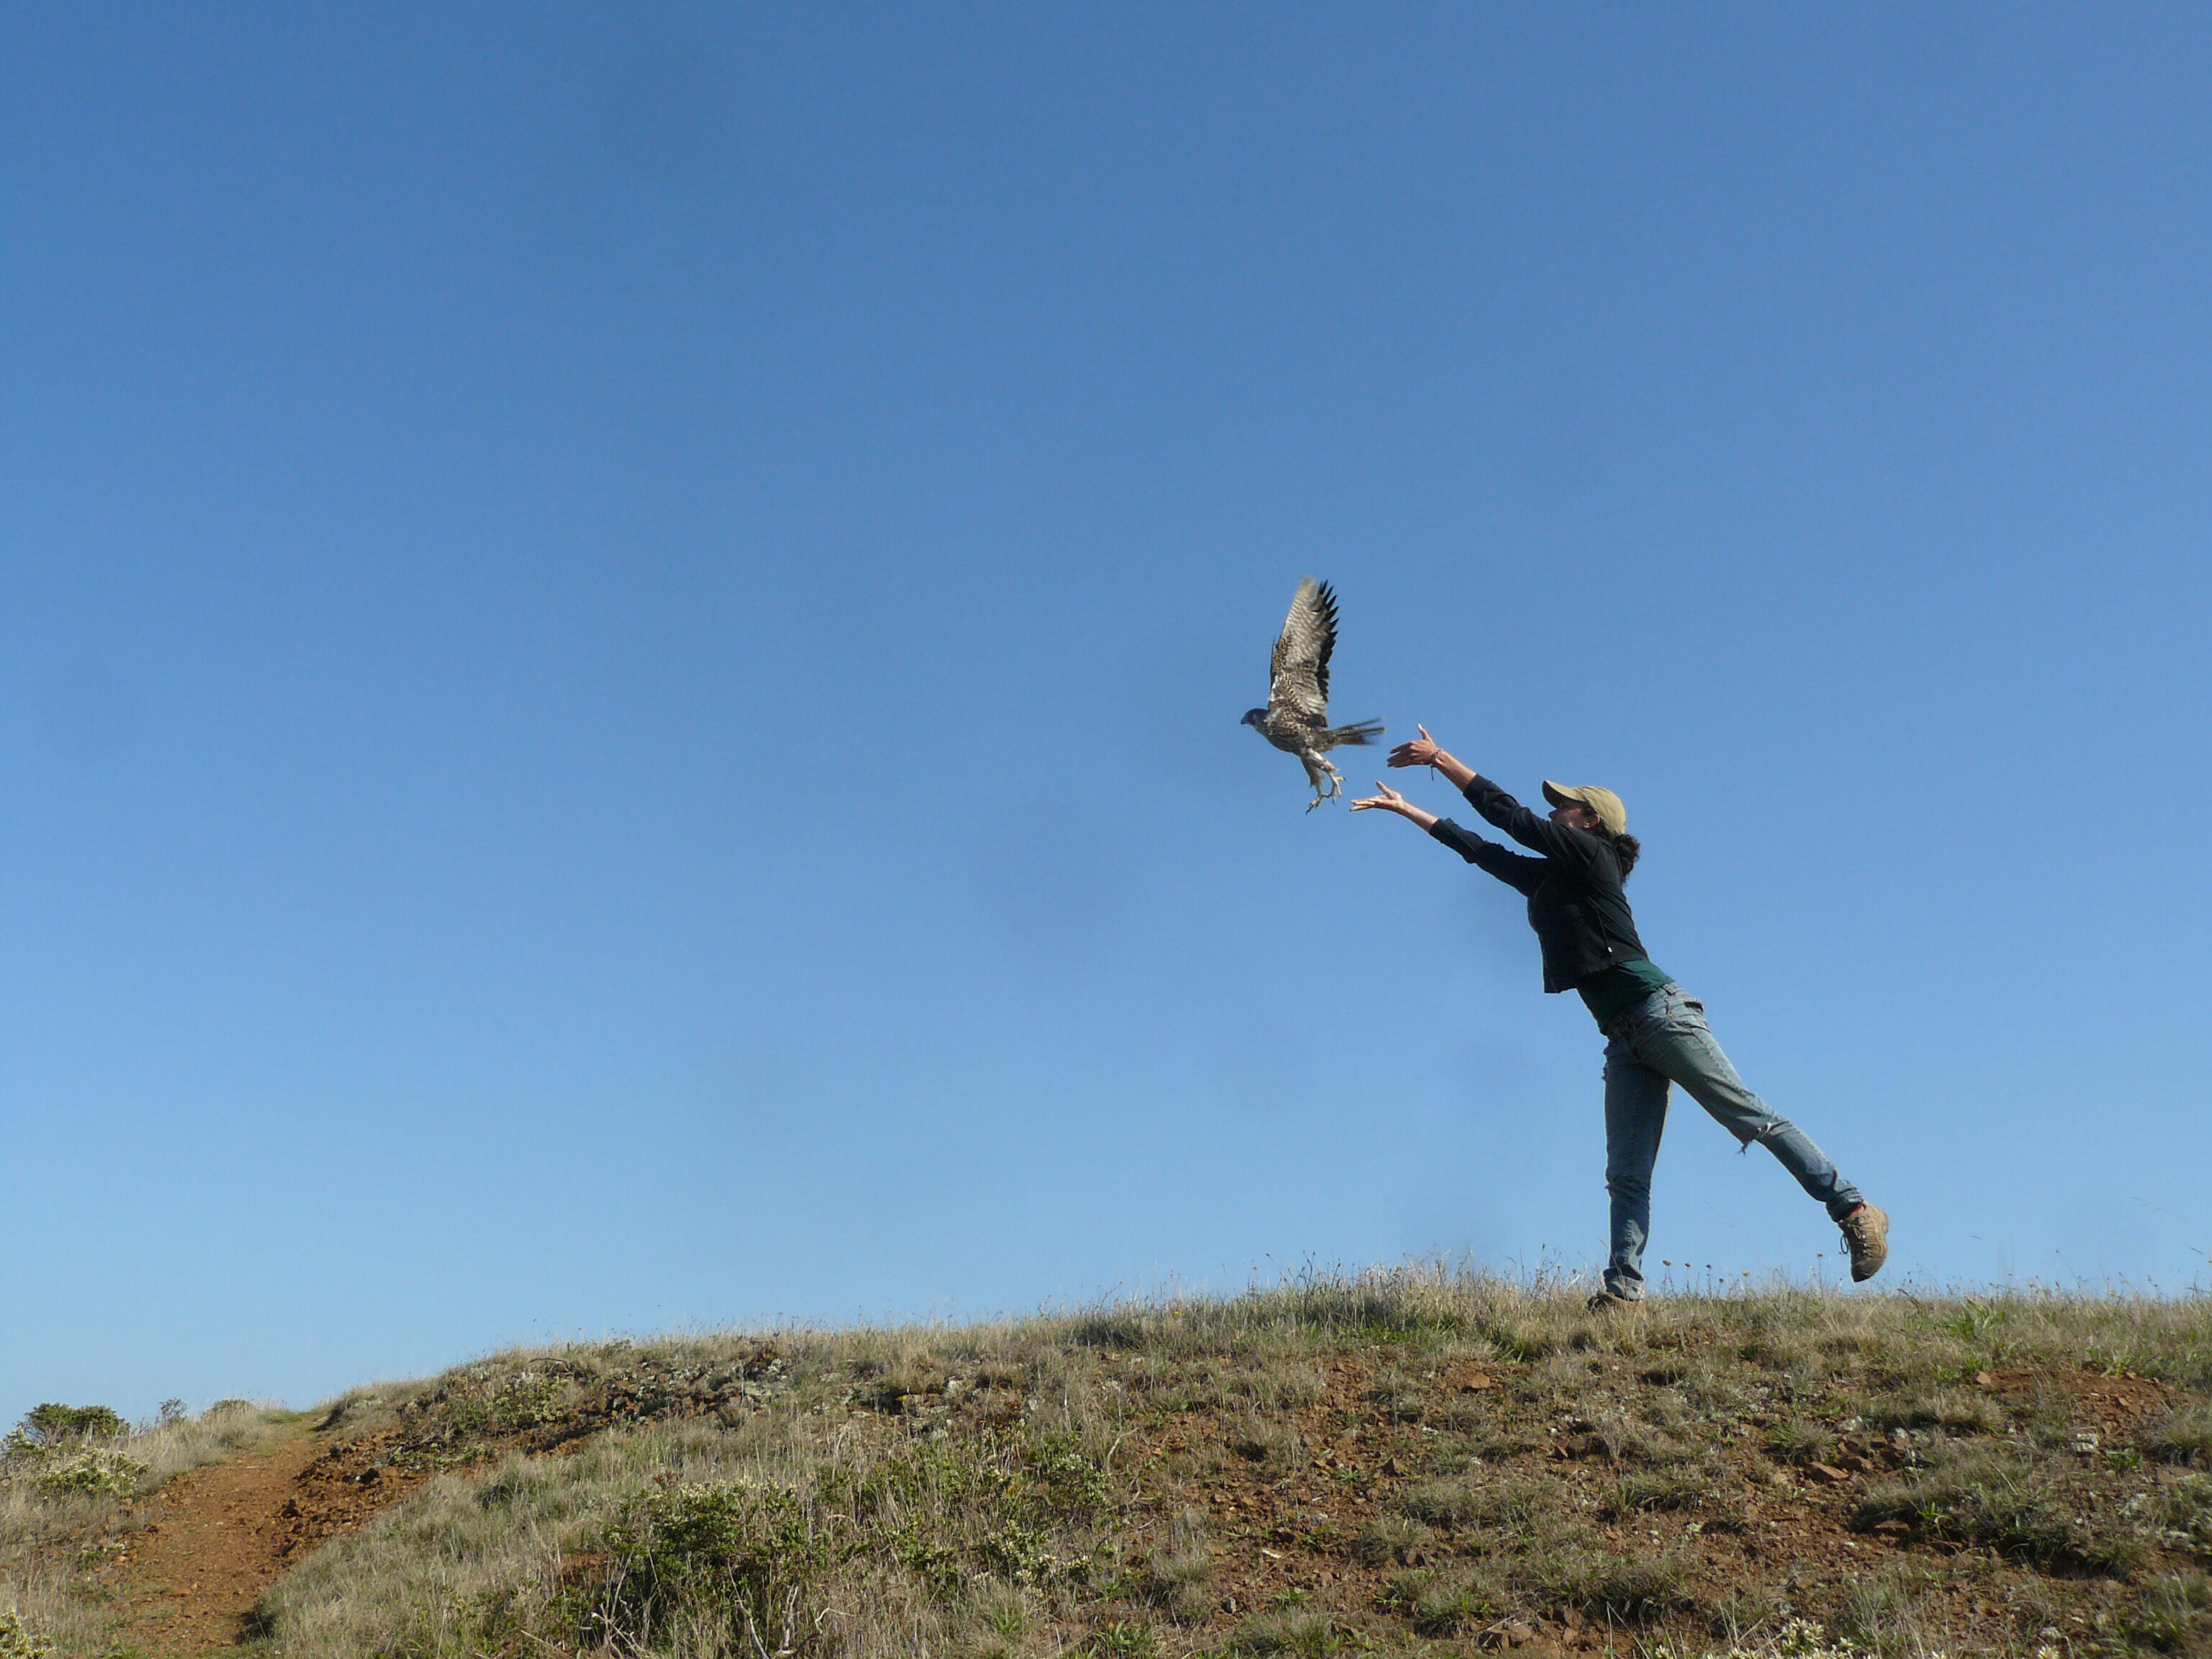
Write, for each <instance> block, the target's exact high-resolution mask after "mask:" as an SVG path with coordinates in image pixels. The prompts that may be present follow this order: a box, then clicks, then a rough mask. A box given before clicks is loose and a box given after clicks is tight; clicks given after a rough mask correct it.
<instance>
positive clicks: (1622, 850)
mask: <svg viewBox="0 0 2212 1659" xmlns="http://www.w3.org/2000/svg"><path fill="white" fill-rule="evenodd" d="M1607 839H1608V840H1609V841H1611V842H1613V854H1614V856H1615V857H1617V858H1619V859H1620V878H1621V879H1622V880H1623V881H1626V880H1627V879H1628V872H1630V871H1631V870H1633V869H1634V868H1635V867H1636V860H1638V859H1639V858H1641V857H1643V856H1644V843H1643V842H1640V841H1638V840H1637V839H1636V837H1635V836H1632V835H1630V834H1628V833H1627V832H1626V830H1624V831H1622V832H1621V833H1620V835H1617V836H1608V837H1607Z"/></svg>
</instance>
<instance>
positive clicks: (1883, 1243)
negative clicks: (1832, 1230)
mask: <svg viewBox="0 0 2212 1659" xmlns="http://www.w3.org/2000/svg"><path fill="white" fill-rule="evenodd" d="M1836 1225H1838V1227H1841V1228H1842V1229H1843V1230H1844V1243H1846V1244H1848V1245H1850V1247H1851V1282H1852V1283H1853V1284H1857V1283H1859V1282H1861V1281H1863V1280H1864V1279H1872V1278H1873V1277H1874V1276H1875V1274H1876V1273H1880V1272H1881V1264H1882V1263H1883V1262H1885V1261H1888V1260H1889V1215H1888V1212H1887V1211H1883V1210H1877V1209H1875V1206H1873V1205H1871V1204H1862V1205H1860V1206H1858V1208H1857V1209H1856V1210H1853V1211H1852V1212H1850V1214H1849V1215H1847V1216H1845V1217H1844V1218H1843V1219H1842V1220H1841V1221H1838V1223H1837V1224H1836Z"/></svg>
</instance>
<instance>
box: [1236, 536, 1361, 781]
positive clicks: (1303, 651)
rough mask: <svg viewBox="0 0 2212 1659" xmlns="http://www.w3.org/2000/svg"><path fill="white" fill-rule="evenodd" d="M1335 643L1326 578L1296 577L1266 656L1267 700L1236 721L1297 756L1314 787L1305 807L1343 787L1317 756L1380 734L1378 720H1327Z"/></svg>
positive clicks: (1332, 598)
mask: <svg viewBox="0 0 2212 1659" xmlns="http://www.w3.org/2000/svg"><path fill="white" fill-rule="evenodd" d="M1335 649H1336V595H1335V594H1334V593H1332V592H1330V591H1329V586H1328V583H1327V582H1316V581H1315V580H1314V579H1313V578H1312V577H1311V576H1304V577H1301V578H1299V580H1298V591H1297V594H1296V596H1295V597H1293V598H1292V599H1291V614H1290V615H1289V616H1288V617H1285V618H1284V620H1283V633H1282V637H1281V638H1279V639H1278V640H1277V641H1275V650H1274V654H1273V656H1272V657H1271V658H1269V659H1268V662H1267V707H1266V708H1254V709H1249V710H1247V711H1246V713H1245V715H1244V719H1243V721H1242V724H1243V725H1245V726H1256V727H1257V728H1258V729H1259V732H1260V735H1261V737H1263V738H1267V741H1268V742H1269V743H1272V744H1274V745H1275V747H1276V748H1278V749H1280V750H1284V751H1285V752H1286V753H1289V754H1292V755H1296V756H1297V757H1298V760H1299V762H1300V763H1301V764H1303V765H1304V767H1305V769H1306V781H1307V782H1309V783H1310V784H1311V785H1313V787H1314V798H1313V799H1311V800H1310V801H1309V802H1307V803H1306V811H1309V812H1310V811H1313V810H1314V808H1315V807H1316V806H1318V805H1321V804H1322V802H1323V801H1325V800H1334V799H1336V798H1337V797H1338V796H1339V795H1340V794H1342V793H1344V779H1343V777H1342V775H1340V773H1339V772H1338V771H1337V769H1336V768H1334V766H1331V765H1330V764H1329V763H1328V761H1327V760H1326V759H1324V758H1323V757H1324V756H1325V755H1326V754H1327V753H1328V750H1332V749H1334V748H1335V747H1336V746H1337V745H1338V744H1364V743H1372V742H1374V741H1375V739H1376V738H1379V737H1381V736H1382V735H1383V722H1382V721H1380V720H1362V721H1360V722H1359V723H1358V725H1357V726H1331V725H1330V724H1329V723H1328V659H1329V653H1331V652H1333V651H1334V650H1335Z"/></svg>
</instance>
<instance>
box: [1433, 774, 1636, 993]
mask: <svg viewBox="0 0 2212 1659" xmlns="http://www.w3.org/2000/svg"><path fill="white" fill-rule="evenodd" d="M1464 793H1465V794H1466V796H1467V801H1468V805H1470V806H1472V807H1474V810H1475V811H1478V812H1480V813H1481V814H1482V816H1483V817H1485V818H1486V819H1487V820H1488V821H1489V822H1490V823H1492V824H1494V825H1496V826H1497V827H1498V829H1503V830H1504V832H1505V833H1506V834H1507V835H1509V836H1512V837H1513V839H1514V840H1516V841H1517V842H1520V843H1521V844H1522V846H1523V847H1526V848H1529V849H1530V850H1531V851H1534V852H1536V853H1541V854H1543V856H1542V857H1541V858H1533V859H1532V858H1528V857H1527V856H1525V855H1524V854H1520V853H1509V852H1508V851H1506V849H1505V848H1503V847H1500V846H1499V845H1498V843H1497V842H1494V841H1485V840H1484V839H1483V838H1482V837H1481V836H1478V835H1476V834H1475V833H1474V831H1473V830H1470V829H1462V828H1460V826H1459V825H1458V824H1456V823H1453V822H1452V821H1451V820H1450V819H1449V818H1439V819H1437V824H1436V827H1435V828H1434V829H1431V830H1430V831H1429V833H1430V834H1431V835H1432V836H1435V837H1436V838H1437V840H1438V841H1440V842H1443V844H1444V845H1445V846H1447V847H1449V848H1451V849H1452V851H1454V852H1455V853H1457V854H1459V855H1460V856H1461V857H1462V858H1463V859H1465V860H1467V861H1468V863H1469V864H1479V865H1480V866H1482V867H1483V868H1484V869H1486V870H1487V871H1489V872H1490V873H1491V874H1492V875H1493V876H1495V877H1497V878H1498V880H1500V881H1502V882H1504V884H1506V885H1507V886H1509V887H1511V888H1513V889H1514V890H1516V891H1518V892H1522V893H1525V894H1527V895H1528V925H1529V926H1530V927H1533V928H1534V929H1535V930H1536V939H1537V940H1538V942H1539V943H1540V944H1541V945H1543V947H1544V988H1545V989H1546V990H1547V991H1571V990H1573V989H1574V988H1575V987H1576V986H1577V984H1579V983H1580V982H1581V981H1583V980H1585V979H1588V978H1589V976H1590V975H1592V974H1595V973H1596V972H1597V971H1598V970H1599V969H1603V968H1610V967H1612V966H1613V964H1615V963H1622V962H1641V961H1644V960H1645V957H1644V941H1643V940H1642V939H1638V938H1637V937H1636V918H1635V917H1634V916H1632V915H1630V914H1629V911H1628V896H1627V895H1626V893H1624V892H1622V891H1621V887H1620V854H1618V853H1617V852H1615V850H1614V848H1613V843H1612V842H1609V841H1607V839H1606V838H1605V837H1604V836H1593V835H1591V834H1589V832H1588V831H1586V830H1582V829H1567V828H1566V827H1565V826H1564V825H1562V824H1557V823H1553V822H1552V821H1551V819H1549V818H1547V817H1544V816H1543V815H1542V814H1541V813H1540V812H1532V811H1529V810H1528V808H1527V807H1525V806H1523V805H1521V803H1520V802H1519V801H1517V800H1516V799H1513V797H1512V796H1510V795H1509V794H1507V793H1505V792H1504V790H1503V789H1500V788H1499V787H1498V786H1497V785H1496V784H1494V783H1492V781H1490V780H1489V779H1488V778H1485V777H1477V778H1476V779H1475V780H1474V781H1473V782H1472V783H1470V784H1468V787H1467V788H1466V790H1465V791H1464Z"/></svg>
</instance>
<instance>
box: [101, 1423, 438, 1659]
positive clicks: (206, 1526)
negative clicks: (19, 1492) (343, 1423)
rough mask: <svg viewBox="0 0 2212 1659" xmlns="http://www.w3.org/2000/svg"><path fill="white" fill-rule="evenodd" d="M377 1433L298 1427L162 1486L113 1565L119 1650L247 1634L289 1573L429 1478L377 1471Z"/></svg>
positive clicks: (182, 1647)
mask: <svg viewBox="0 0 2212 1659" xmlns="http://www.w3.org/2000/svg"><path fill="white" fill-rule="evenodd" d="M385 1438H386V1437H383V1436H375V1437H369V1438H368V1439H362V1440H355V1441H349V1442H346V1443H340V1444H336V1445H333V1444H331V1443H329V1442H328V1440H326V1439H325V1437H321V1436H319V1435H313V1434H309V1433H306V1432H301V1433H300V1434H297V1435H295V1436H289V1437H284V1438H283V1439H280V1440H278V1441H277V1442H276V1443H275V1444H274V1445H273V1446H270V1447H268V1448H265V1449H258V1450H254V1451H249V1452H245V1453H241V1454H240V1455H238V1456H236V1457H234V1458H232V1459H230V1460H229V1461H228V1462H222V1463H210V1464H208V1465H206V1466H205V1467H204V1468H197V1469H193V1470H191V1471H189V1472H188V1473H186V1474H180V1475H179V1476H177V1477H176V1478H175V1479H174V1480H171V1481H170V1482H169V1483H168V1484H167V1485H166V1486H163V1487H162V1488H161V1491H160V1492H156V1493H155V1495H154V1497H153V1498H151V1499H149V1501H148V1503H147V1504H146V1505H145V1507H144V1508H143V1510H140V1511H138V1513H137V1516H135V1517H134V1518H135V1519H137V1520H139V1521H142V1522H143V1523H144V1524H143V1526H142V1527H140V1528H138V1529H137V1530H136V1531H135V1532H134V1533H133V1534H130V1537H129V1541H128V1544H127V1547H126V1548H125V1551H124V1553H122V1554H121V1555H120V1556H119V1557H118V1559H117V1560H116V1561H115V1563H114V1568H113V1573H114V1583H115V1588H116V1589H117V1591H118V1594H119V1596H120V1598H121V1599H122V1601H123V1602H124V1604H125V1606H126V1607H128V1608H129V1615H128V1619H127V1623H126V1628H125V1644H126V1649H127V1648H132V1647H135V1648H136V1649H137V1650H140V1651H142V1652H145V1653H149V1654H164V1655H173V1654H197V1653H207V1652H210V1651H213V1650H217V1649H221V1648H228V1647H234V1646H235V1645H237V1644H239V1643H240V1641H243V1640H244V1639H246V1638H247V1637H249V1636H251V1635H252V1634H254V1633H255V1628H256V1626H255V1620H254V1609H255V1608H256V1607H258V1605H259V1603H260V1601H261V1598H262V1596H263V1595H264V1594H266V1593H267V1591H268V1589H269V1587H270V1585H271V1584H273V1583H276V1579H277V1577H278V1576H279V1575H280V1574H282V1573H283V1571H285V1569H286V1568H288V1567H289V1566H291V1565H293V1564H294V1563H295V1562H296V1561H298V1560H299V1559H301V1558H302V1557H303V1556H305V1555H307V1553H309V1552H310V1551H312V1550H313V1549H314V1548H315V1547H316V1546H318V1545H319V1544H321V1543H323V1542H324V1541H326V1540H328V1539H331V1538H335V1537H337V1536H340V1535H341V1534H345V1533H349V1532H351V1531H353V1530H354V1529H355V1528H357V1527H360V1526H362V1525H363V1524H365V1523H366V1522H368V1521H369V1520H371V1519H373V1518H374V1516H375V1515H376V1514H377V1512H378V1511H379V1510H383V1509H385V1508H387V1507H388V1506H390V1505H391V1504H395V1503H397V1502H398V1501H399V1499H401V1498H404V1497H405V1496H406V1495H407V1494H408V1493H409V1492H411V1491H413V1490H414V1489H415V1488H416V1487H417V1486H421V1485H422V1482H423V1481H424V1480H428V1478H429V1474H430V1472H429V1471H428V1470H427V1469H424V1470H406V1469H398V1468H390V1467H380V1457H381V1453H382V1446H381V1442H382V1441H383V1440H384V1439H385Z"/></svg>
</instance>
